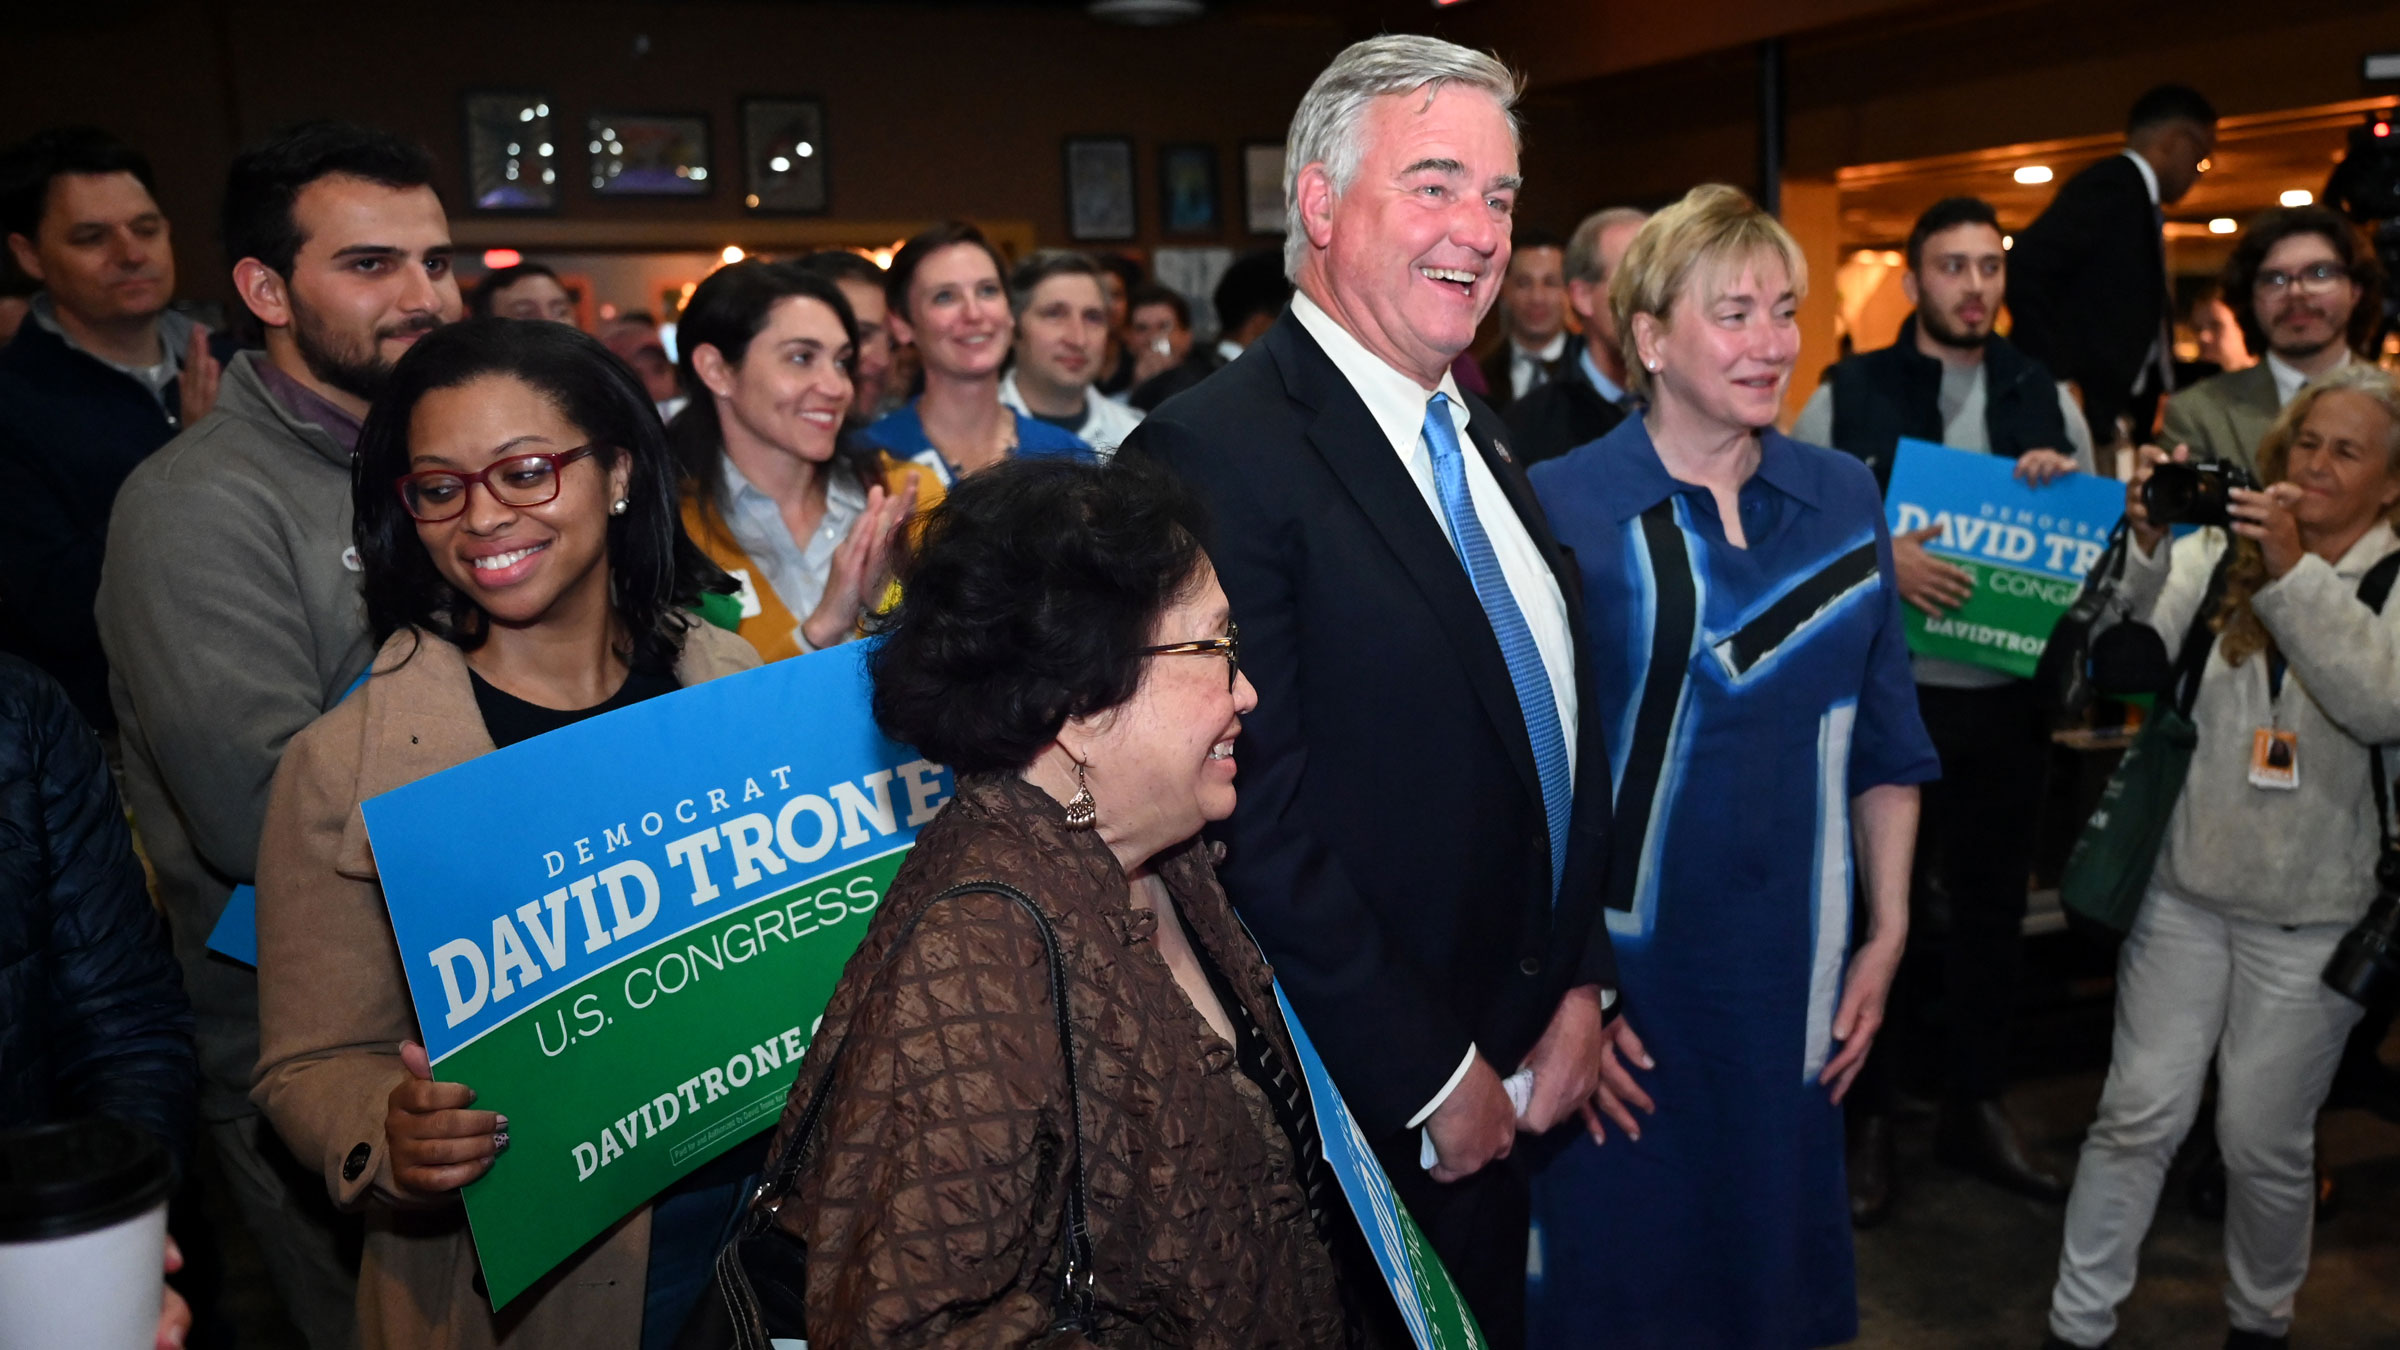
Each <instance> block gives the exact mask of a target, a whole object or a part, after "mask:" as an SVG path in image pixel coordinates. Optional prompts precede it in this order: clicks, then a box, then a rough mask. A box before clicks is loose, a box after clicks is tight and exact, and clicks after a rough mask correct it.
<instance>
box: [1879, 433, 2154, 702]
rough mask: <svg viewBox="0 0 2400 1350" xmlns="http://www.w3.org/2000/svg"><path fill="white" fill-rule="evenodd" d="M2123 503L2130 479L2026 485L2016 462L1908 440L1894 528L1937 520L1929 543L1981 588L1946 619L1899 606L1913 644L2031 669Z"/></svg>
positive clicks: (1892, 510) (2024, 672) (2020, 670)
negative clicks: (1936, 534)
mask: <svg viewBox="0 0 2400 1350" xmlns="http://www.w3.org/2000/svg"><path fill="white" fill-rule="evenodd" d="M2124 510H2125V485H2124V484H2122V483H2119V482H2117V481H2116V480H2114V479H2111V478H2100V477H2095V476H2094V475H2091V474H2085V473H2072V474H2066V475H2064V476H2062V477H2060V478H2059V479H2057V480H2056V481H2054V482H2052V483H2050V484H2049V485H2048V486H2046V487H2038V488H2037V487H2028V486H2027V485H2025V484H2024V483H2021V482H2019V481H2017V477H2016V462H2015V461H2014V460H2010V459H2005V458H2003V457H2001V456H1999V455H1986V454H1978V453H1975V452H1974V451H1969V450H1953V449H1951V448H1950V447H1948V446H1946V445H1935V444H1933V443H1931V442H1929V441H1918V440H1907V439H1903V440H1902V441H1901V442H1900V450H1899V455H1898V457H1897V458H1895V459H1894V460H1893V461H1892V483H1891V486H1890V488H1888V489H1886V491H1885V492H1884V513H1885V516H1886V518H1887V519H1888V520H1889V521H1890V523H1891V527H1892V533H1894V534H1902V533H1905V532H1907V531H1911V530H1921V529H1924V528H1926V527H1927V526H1929V525H1939V526H1941V527H1942V532H1941V534H1940V536H1939V537H1937V538H1935V539H1934V540H1932V541H1931V542H1929V543H1927V544H1926V545H1925V549H1926V551H1927V552H1929V553H1932V554H1934V555H1936V556H1938V557H1940V558H1942V559H1943V560H1944V561H1946V562H1951V563H1955V564H1957V565H1958V566H1959V567H1960V568H1962V569H1964V570H1965V572H1966V573H1967V575H1968V577H1969V578H1970V579H1971V580H1972V581H1973V583H1974V587H1975V590H1974V593H1973V594H1972V595H1970V596H1969V597H1968V598H1967V602H1966V603H1965V604H1963V605H1961V606H1959V607H1958V608H1957V609H1955V610H1952V611H1951V612H1950V613H1948V614H1945V615H1943V616H1942V617H1940V618H1938V619H1937V618H1932V617H1929V616H1927V615H1926V614H1925V613H1924V612H1923V611H1921V610H1919V609H1917V608H1916V607H1915V606H1913V605H1904V606H1902V607H1901V612H1902V616H1903V618H1904V619H1905V621H1906V623H1907V625H1908V649H1909V650H1910V651H1912V652H1915V653H1916V654H1918V655H1919V656H1935V657H1940V658H1942V659H1944V660H1948V661H1963V662H1966V663H1968V664H1970V665H1978V666H1985V667H1988V668H1990V669H1992V670H1998V671H2003V672H2006V673H2007V674H2010V675H2015V676H2018V677H2020V678H2021V677H2024V676H2028V675H2031V674H2033V668H2034V665H2035V663H2036V662H2038V661H2040V660H2041V658H2042V648H2043V647H2044V646H2046V645H2048V643H2049V641H2050V630H2051V629H2052V628H2055V627H2057V625H2058V616H2059V615H2061V614H2064V613H2066V611H2067V606H2068V605H2070V604H2072V603H2073V602H2074V600H2075V593H2076V591H2077V590H2078V589H2079V588H2080V587H2081V586H2082V584H2083V578H2084V575H2085V574H2086V573H2088V572H2090V571H2091V570H2092V565H2093V564H2094V563H2096V562H2098V561H2099V560H2100V554H2101V552H2102V551H2103V550H2104V549H2106V548H2107V547H2108V534H2109V531H2110V529H2112V528H2113V527H2114V526H2115V525H2116V523H2117V517H2118V516H2119V515H2122V514H2123V513H2124Z"/></svg>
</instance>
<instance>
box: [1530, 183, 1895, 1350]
mask: <svg viewBox="0 0 2400 1350" xmlns="http://www.w3.org/2000/svg"><path fill="white" fill-rule="evenodd" d="M1805 285H1806V273H1805V270H1804V266H1803V263H1802V260H1801V257H1800V252H1799V248H1798V247H1797V245H1795V244H1794V243H1793V242H1792V239H1791V236H1790V235H1788V234H1786V233H1785V232H1784V230H1783V228H1782V227H1781V226H1780V225H1778V224H1776V223H1775V220H1774V218H1773V217H1771V216H1768V215H1766V214H1765V213H1764V212H1761V211H1759V210H1758V208H1757V207H1755V206H1754V205H1752V204H1751V202H1750V201H1749V199H1748V198H1746V197H1744V196H1743V195H1742V194H1741V193H1739V192H1737V191H1735V190H1734V189H1732V188H1729V187H1722V186H1708V187H1701V188H1697V189H1694V190H1693V192H1692V193H1691V194H1690V195H1689V196H1687V197H1685V198H1684V199H1683V201H1681V202H1680V203H1677V204H1676V205H1674V206H1671V207H1669V208H1667V209H1666V210H1664V211H1662V212H1660V213H1659V214H1658V215H1657V216H1655V217H1653V218H1652V219H1651V220H1650V221H1649V223H1648V224H1646V225H1644V226H1643V227H1642V230H1641V233H1640V234H1639V235H1637V236H1635V238H1634V241H1633V244H1632V246H1631V247H1630V248H1629V249H1628V250H1627V252H1626V255H1625V259H1624V262H1623V263H1622V264H1621V266H1620V269H1619V273H1618V276H1617V277H1616V278H1615V280H1614V285H1613V286H1612V288H1611V289H1612V292H1613V294H1612V297H1611V299H1612V303H1613V304H1614V306H1615V308H1616V315H1617V326H1618V330H1619V331H1620V332H1621V333H1623V334H1625V335H1626V336H1625V342H1626V345H1627V349H1628V350H1627V352H1626V355H1627V357H1628V358H1629V359H1628V361H1627V363H1626V364H1627V367H1628V369H1629V370H1630V371H1631V372H1632V374H1633V376H1634V381H1633V384H1634V392H1635V393H1636V394H1638V395H1639V396H1641V397H1642V398H1644V399H1645V400H1646V401H1647V405H1648V406H1647V407H1646V408H1645V409H1644V411H1643V415H1642V416H1639V417H1635V418H1630V419H1628V420H1627V421H1626V422H1625V423H1624V424H1623V425H1622V426H1620V427H1618V428H1617V429H1616V430H1615V431H1614V432H1612V433H1610V434H1609V435H1608V436H1606V437H1604V438H1602V439H1601V440H1598V441H1594V442H1592V443H1591V444H1589V445H1585V446H1583V447H1582V448H1580V449H1578V450H1576V451H1574V452H1573V453H1572V454H1570V455H1568V456H1566V457H1564V458H1562V459H1558V460H1553V461H1551V462H1548V463H1545V464H1541V465H1538V466H1536V467H1535V468H1534V470H1533V483H1534V487H1535V490H1536V491H1537V492H1538V493H1539V495H1540V497H1541V501H1542V505H1543V508H1544V509H1545V510H1546V511H1548V512H1549V516H1550V523H1551V528H1552V529H1553V530H1555V531H1556V532H1557V535H1558V538H1559V541H1560V542H1561V543H1563V544H1565V545H1566V546H1568V547H1569V548H1571V549H1572V550H1574V553H1575V556H1576V558H1577V559H1578V561H1579V563H1580V566H1581V570H1582V577H1583V593H1584V594H1583V601H1584V605H1585V608H1586V613H1587V615H1588V621H1589V623H1590V627H1591V632H1592V637H1593V644H1592V646H1593V650H1595V651H1597V652H1600V653H1602V656H1601V658H1600V663H1599V667H1598V685H1599V690H1598V694H1599V697H1598V704H1599V706H1598V707H1597V708H1596V709H1595V712H1596V713H1597V715H1599V716H1602V717H1604V718H1607V719H1608V723H1607V725H1608V726H1609V727H1610V729H1611V730H1610V733H1609V745H1610V758H1611V761H1612V763H1611V765H1610V768H1611V770H1612V781H1613V782H1614V784H1615V785H1616V790H1617V810H1616V821H1617V837H1616V839H1615V841H1614V848H1615V850H1616V853H1617V855H1618V856H1617V857H1616V859H1615V862H1614V864H1613V865H1612V874H1611V895H1610V899H1609V903H1610V905H1611V908H1610V909H1609V911H1608V924H1609V932H1610V935H1611V937H1612V938H1613V939H1614V941H1615V944H1616V951H1617V962H1618V967H1619V970H1620V972H1621V978H1622V987H1621V990H1620V993H1621V997H1622V1002H1621V1003H1620V1004H1619V1005H1618V1006H1619V1007H1620V1008H1622V1009H1623V1013H1622V1016H1621V1017H1620V1018H1619V1019H1618V1021H1619V1023H1620V1025H1619V1026H1618V1028H1617V1034H1616V1036H1615V1038H1614V1047H1615V1048H1614V1049H1613V1050H1612V1051H1611V1053H1620V1052H1621V1053H1622V1054H1624V1055H1625V1056H1626V1057H1627V1058H1628V1059H1630V1060H1631V1061H1632V1063H1631V1064H1630V1065H1628V1067H1629V1068H1631V1069H1632V1071H1633V1075H1634V1078H1635V1079H1636V1080H1637V1081H1638V1082H1639V1083H1640V1084H1641V1086H1642V1087H1643V1089H1644V1090H1645V1091H1646V1092H1647V1093H1648V1094H1649V1096H1650V1098H1651V1102H1652V1103H1653V1105H1652V1106H1651V1108H1650V1110H1649V1112H1648V1114H1646V1115H1639V1116H1632V1117H1627V1116H1624V1115H1619V1116H1618V1118H1619V1119H1620V1120H1624V1119H1628V1118H1630V1119H1632V1120H1634V1121H1636V1122H1638V1124H1639V1131H1638V1133H1636V1134H1634V1135H1633V1136H1632V1137H1630V1138H1628V1137H1625V1136H1623V1135H1620V1136H1619V1137H1617V1138H1615V1139H1612V1140H1608V1141H1607V1142H1606V1144H1605V1146H1603V1144H1602V1141H1601V1137H1600V1134H1599V1121H1598V1120H1597V1118H1594V1117H1590V1116H1587V1119H1589V1120H1590V1121H1591V1124H1592V1130H1591V1133H1589V1134H1588V1135H1583V1134H1578V1135H1575V1136H1574V1137H1573V1138H1572V1141H1571V1142H1569V1143H1567V1144H1565V1145H1564V1146H1563V1148H1561V1147H1555V1146H1554V1147H1553V1148H1552V1149H1550V1150H1547V1151H1546V1156H1544V1157H1542V1158H1541V1159H1539V1160H1538V1162H1537V1166H1538V1169H1539V1170H1538V1171H1537V1173H1536V1180H1535V1187H1534V1214H1535V1220H1536V1222H1537V1224H1538V1225H1539V1228H1540V1234H1541V1238H1540V1240H1541V1258H1542V1264H1541V1277H1540V1279H1539V1282H1538V1284H1537V1287H1536V1289H1535V1292H1534V1297H1533V1301H1532V1308H1531V1312H1532V1326H1533V1344H1534V1345H1535V1346H1537V1347H1542V1348H1543V1350H1570V1348H1571V1347H1584V1346H1609V1347H1616V1346H1634V1347H1649V1346H1661V1347H1664V1346H1672V1347H1676V1348H1677V1350H1718V1348H1720V1347H1723V1348H1725V1350H1778V1348H1780V1347H1800V1346H1819V1345H1828V1344H1834V1343H1837V1342H1841V1341H1847V1340H1849V1339H1851V1338H1852V1337H1854V1336H1855V1335H1857V1331H1858V1301H1857V1292H1856V1287H1855V1279H1854V1271H1853V1266H1852V1260H1851V1249H1850V1220H1849V1209H1848V1206H1847V1201H1846V1198H1845V1190H1844V1185H1843V1178H1842V1113H1841V1110H1840V1108H1839V1106H1838V1105H1837V1103H1838V1102H1840V1100H1841V1097H1842V1094H1843V1092H1845V1091H1846V1090H1847V1089H1848V1088H1849V1086H1850V1082H1851V1079H1852V1078H1854V1077H1855V1076H1856V1074H1857V1072H1858V1069H1859V1066H1860V1064H1861V1063H1863V1062H1864V1060H1865V1058H1866V1053H1867V1049H1868V1046H1869V1044H1870V1042H1872V1040H1873V1039H1874V1035H1875V1031H1876V1028H1877V1027H1878V1026H1879V1025H1880V1024H1881V1021H1882V1017H1883V1003H1884V995H1885V992H1886V991H1887V990H1888V989H1889V987H1890V985H1891V979H1892V972H1893V970H1894V968H1895V967H1896V966H1897V965H1898V963H1899V959H1900V951H1901V947H1902V945H1903V943H1904V941H1905V938H1906V934H1907V926H1908V870H1909V854H1910V850H1911V848H1912V847H1913V843H1914V838H1915V834H1916V820H1917V787H1916V785H1917V784H1918V783H1921V782H1924V781H1926V780H1928V779H1931V778H1933V777H1935V776H1936V774H1937V772H1938V769H1939V766H1938V763H1937V761H1936V759H1935V756H1934V751H1933V745H1932V743H1931V742H1930V741H1929V740H1928V739H1927V737H1926V735H1925V729H1924V727H1923V725H1922V724H1921V723H1920V722H1919V721H1918V718H1917V697H1916V687H1915V685H1914V684H1913V683H1912V682H1911V680H1910V676H1909V668H1908V653H1907V649H1906V645H1905V641H1904V639H1903V636H1902V630H1901V622H1900V606H1899V600H1898V595H1897V592H1896V591H1895V589H1894V585H1893V579H1892V549H1891V538H1890V535H1889V533H1888V531H1886V529H1885V528H1884V524H1883V505H1882V500H1881V496H1880V494H1879V493H1878V492H1877V490H1876V487H1875V480H1874V478H1873V476H1872V475H1870V474H1869V473H1868V472H1867V470H1866V469H1865V467H1864V466H1862V465H1861V464H1859V463H1858V461H1856V460H1854V459H1851V458H1849V457H1848V456H1844V455H1839V454H1835V453H1834V452H1832V451H1829V450H1822V449H1819V448H1817V447H1815V446H1810V445H1802V444H1800V443H1799V442H1796V441H1793V440H1791V439H1789V438H1788V437H1785V436H1783V435H1781V434H1780V433H1778V432H1777V431H1776V430H1775V429H1774V427H1773V425H1772V423H1773V420H1774V418H1775V416H1776V414H1777V413H1778V412H1779V411H1780V409H1781V407H1782V403H1783V396H1784V391H1785V386H1786V384H1787V382H1788V380H1789V379H1790V376H1791V371H1792V366H1793V363H1794V361H1795V360H1796V359H1797V358H1798V356H1799V337H1798V332H1797V329H1796V328H1795V326H1794V323H1793V310H1794V308H1795V306H1796V305H1797V303H1798V298H1799V295H1800V293H1801V291H1802V289H1803V288H1804V287H1805ZM1654 653H1656V654H1658V655H1657V658H1656V660H1655V662H1654V658H1653V654H1654ZM1854 839H1855V849H1854V846H1853V844H1854ZM1854 859H1855V863H1854ZM1854 874H1855V875H1856V876H1857V878H1858V879H1859V881H1860V882H1861V883H1863V886H1862V887H1861V889H1863V892H1864V895H1865V897H1866V900H1867V905H1866V910H1867V913H1868V919H1867V923H1866V931H1865V932H1863V933H1859V934H1856V935H1855V937H1856V941H1855V942H1854V941H1853V937H1854V935H1853V934H1852V932H1851V914H1852V902H1853V894H1854V889H1853V887H1854V883H1853V876H1854ZM1602 1105H1603V1107H1604V1108H1606V1107H1608V1106H1611V1105H1614V1104H1613V1103H1607V1102H1603V1103H1602ZM1636 1105H1640V1103H1636ZM1611 1114H1616V1113H1615V1112H1611Z"/></svg>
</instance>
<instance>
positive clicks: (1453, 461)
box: [1425, 394, 1575, 904]
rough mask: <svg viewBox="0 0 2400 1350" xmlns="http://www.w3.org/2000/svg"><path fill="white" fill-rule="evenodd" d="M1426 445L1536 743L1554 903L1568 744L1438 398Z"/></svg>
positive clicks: (1563, 859) (1453, 531)
mask: <svg viewBox="0 0 2400 1350" xmlns="http://www.w3.org/2000/svg"><path fill="white" fill-rule="evenodd" d="M1425 444H1426V445H1428V446H1430V447H1431V448H1432V450H1433V486H1434V490H1435V492H1436V493H1437V494H1438V495H1439V496H1440V497H1441V499H1442V516H1443V518H1444V519H1445V520H1446V521H1447V522H1448V523H1449V526H1450V545H1451V547H1453V548H1455V549H1457V550H1458V560H1459V561H1460V562H1462V563H1464V564H1466V568H1467V578H1468V579H1469V580H1470V581H1473V582H1474V583H1475V596H1476V598H1477V599H1479V600H1481V601H1482V602H1483V613H1484V617H1486V618H1488V619H1490V620H1491V624H1492V636H1493V637H1496V638H1498V639H1499V640H1500V659H1501V660H1503V661H1506V662H1507V663H1508V679H1509V683H1511V684H1513V685H1515V686H1516V687H1517V710H1518V711H1519V713H1521V714H1522V715H1523V716H1524V718H1525V735H1526V737H1527V738H1528V739H1530V740H1531V741H1532V742H1533V770H1534V772H1535V773H1536V774H1538V775H1539V776H1540V777H1541V780H1542V811H1543V813H1544V814H1545V815H1547V816H1548V817H1549V824H1550V902H1551V903H1552V904H1556V903H1558V886H1559V881H1560V879H1561V878H1562V877H1563V876H1564V875H1565V873H1566V870H1567V817H1568V814H1569V812H1570V811H1571V810H1572V809H1573V806H1574V801H1575V782H1574V776H1573V775H1572V774H1570V773H1569V772H1568V770H1567V738H1566V736H1565V735H1564V734H1563V733H1562V732H1561V731H1560V730H1559V725H1558V698H1557V695H1555V694H1554V693H1552V692H1551V689H1550V671H1549V668H1548V667H1546V666H1544V665H1543V664H1542V650H1541V648H1539V647H1537V646H1535V645H1534V642H1533V630H1532V629H1531V628H1528V627H1526V626H1525V614H1524V611H1522V610H1520V609H1518V608H1517V597H1516V595H1515V593H1514V592H1512V591H1510V590H1509V589H1508V577H1507V576H1506V575H1505V574H1503V573H1502V572H1501V570H1500V559H1499V558H1498V557H1497V556H1496V555H1494V554H1493V552H1492V541H1491V539H1490V538H1489V537H1488V536H1486V535H1485V534H1484V532H1483V522H1482V521H1481V520H1480V519H1478V518H1477V517H1476V515H1475V501H1474V498H1473V497H1472V496H1470V495H1469V494H1468V492H1467V465H1466V461H1465V460H1464V459H1462V458H1461V457H1460V456H1459V451H1458V432H1457V430H1456V429H1455V428H1453V427H1452V426H1451V425H1450V396H1449V395H1447V394H1435V395H1434V396H1433V401H1432V402H1430V403H1428V404H1426V405H1425Z"/></svg>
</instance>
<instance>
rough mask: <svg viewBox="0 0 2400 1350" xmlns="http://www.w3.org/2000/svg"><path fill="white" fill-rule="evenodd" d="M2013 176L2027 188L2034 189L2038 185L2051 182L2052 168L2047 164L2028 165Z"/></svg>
mask: <svg viewBox="0 0 2400 1350" xmlns="http://www.w3.org/2000/svg"><path fill="white" fill-rule="evenodd" d="M2012 176H2013V177H2014V178H2015V179H2016V180H2017V181H2018V182H2020V183H2023V184H2025V185H2026V186H2027V187H2032V186H2033V185H2034V184H2036V183H2047V182H2049V181H2050V166H2049V165H2047V164H2028V165H2025V166H2024V167H2022V168H2020V169H2018V170H2017V171H2016V173H2015V174H2014V175H2012Z"/></svg>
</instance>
